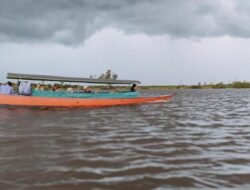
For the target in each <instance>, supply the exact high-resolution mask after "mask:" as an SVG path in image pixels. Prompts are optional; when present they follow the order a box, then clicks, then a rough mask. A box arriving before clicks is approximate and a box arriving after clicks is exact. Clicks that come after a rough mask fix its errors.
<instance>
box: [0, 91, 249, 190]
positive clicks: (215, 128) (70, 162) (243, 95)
mask: <svg viewBox="0 0 250 190" xmlns="http://www.w3.org/2000/svg"><path fill="white" fill-rule="evenodd" d="M165 93H167V94H169V93H172V92H171V91H165V92H164V91H158V92H156V91H155V92H151V93H145V95H159V94H165ZM0 189H1V190H7V189H9V190H44V189H46V190H78V189H81V190H83V189H95V190H99V189H122V190H123V189H124V190H127V189H131V190H132V189H143V190H147V189H155V190H162V189H250V90H182V91H177V96H176V97H175V98H174V99H173V100H172V101H171V102H168V103H156V104H145V105H139V106H125V107H107V108H99V109H77V110H69V109H57V110H39V109H26V108H4V107H2V108H0Z"/></svg>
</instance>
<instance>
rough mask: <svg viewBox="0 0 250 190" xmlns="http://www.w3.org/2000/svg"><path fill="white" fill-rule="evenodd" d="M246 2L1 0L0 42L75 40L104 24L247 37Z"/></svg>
mask: <svg viewBox="0 0 250 190" xmlns="http://www.w3.org/2000/svg"><path fill="white" fill-rule="evenodd" d="M249 13H250V3H249V2H248V1H246V0H1V1H0V41H1V42H28V43H30V42H58V43H63V44H78V43H81V42H82V41H84V40H85V39H86V38H88V37H89V36H91V35H92V34H93V33H95V32H96V31H98V30H101V29H102V28H104V27H113V28H117V29H120V30H123V31H124V32H126V33H146V34H149V35H161V34H167V35H170V36H175V37H184V38H188V37H211V36H222V35H230V36H234V37H246V38H249V37H250V25H249V23H250V14H249Z"/></svg>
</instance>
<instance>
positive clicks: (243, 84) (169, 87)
mask: <svg viewBox="0 0 250 190" xmlns="http://www.w3.org/2000/svg"><path fill="white" fill-rule="evenodd" d="M0 84H3V83H0ZM40 84H41V83H40ZM54 84H55V85H57V86H58V87H59V88H61V89H67V88H69V87H73V88H75V89H77V88H81V87H82V86H84V85H86V84H81V85H79V86H78V85H76V84H74V85H70V84H59V83H54ZM14 85H15V83H14ZM36 85H37V83H32V88H33V89H34V88H35V87H36ZM42 85H43V86H44V87H45V90H48V89H50V88H51V87H52V84H42ZM88 85H89V86H91V87H92V88H93V89H96V90H127V89H129V86H113V85H112V86H110V88H108V87H107V86H106V85H93V86H92V85H91V84H88ZM139 89H140V90H179V89H250V82H246V81H243V82H241V81H236V82H233V83H231V84H224V83H222V82H220V83H216V84H212V83H211V84H200V83H199V84H197V85H139Z"/></svg>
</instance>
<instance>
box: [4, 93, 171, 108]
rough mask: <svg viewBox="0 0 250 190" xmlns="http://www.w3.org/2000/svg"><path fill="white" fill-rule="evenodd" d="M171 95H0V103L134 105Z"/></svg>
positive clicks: (17, 104) (62, 105)
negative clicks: (103, 97)
mask: <svg viewBox="0 0 250 190" xmlns="http://www.w3.org/2000/svg"><path fill="white" fill-rule="evenodd" d="M172 97H173V95H169V96H168V95H166V96H157V97H138V98H122V99H120V98H119V99H76V98H49V97H34V96H15V95H0V105H12V106H35V107H103V106H118V105H135V104H143V103H152V102H159V101H168V100H170V99H171V98H172Z"/></svg>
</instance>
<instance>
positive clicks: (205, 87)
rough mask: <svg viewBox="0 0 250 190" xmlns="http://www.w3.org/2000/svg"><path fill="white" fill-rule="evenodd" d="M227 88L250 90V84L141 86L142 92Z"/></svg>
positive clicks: (238, 82) (239, 82) (244, 82)
mask: <svg viewBox="0 0 250 190" xmlns="http://www.w3.org/2000/svg"><path fill="white" fill-rule="evenodd" d="M225 88H250V82H246V81H243V82H241V81H235V82H233V83H232V84H224V83H223V82H220V83H216V84H212V83H211V84H203V85H202V84H201V83H198V84H197V85H166V86H141V87H140V89H142V90H171V89H225Z"/></svg>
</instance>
